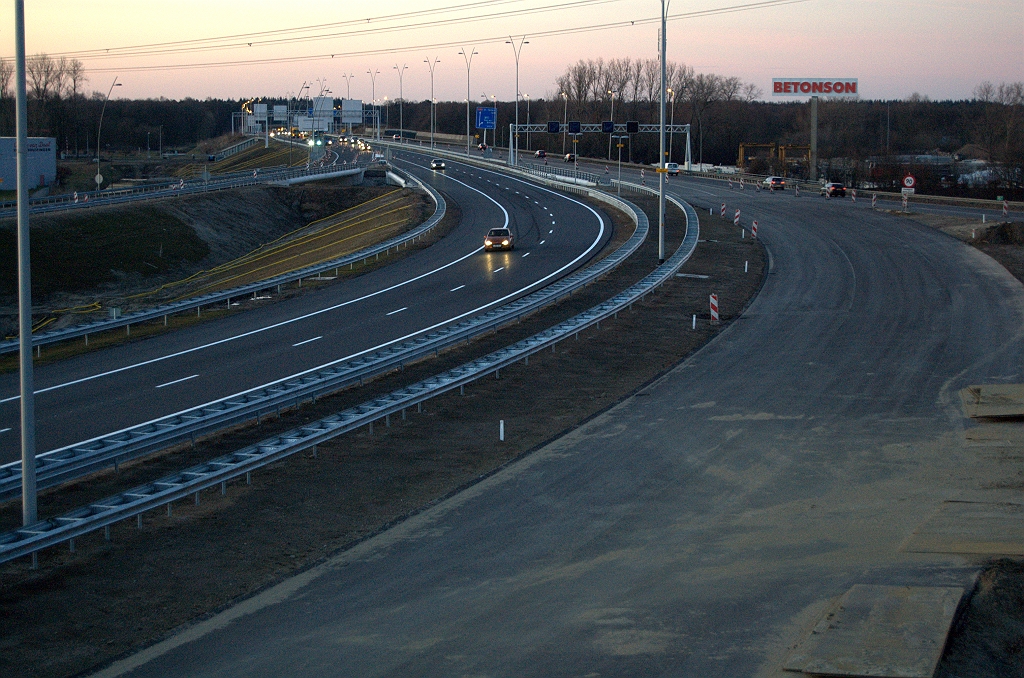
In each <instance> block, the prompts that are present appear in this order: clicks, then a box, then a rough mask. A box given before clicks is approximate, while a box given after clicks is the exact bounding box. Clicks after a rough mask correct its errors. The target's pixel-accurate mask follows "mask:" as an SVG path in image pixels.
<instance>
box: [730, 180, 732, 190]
mask: <svg viewBox="0 0 1024 678" xmlns="http://www.w3.org/2000/svg"><path fill="white" fill-rule="evenodd" d="M729 190H730V191H731V190H732V179H729Z"/></svg>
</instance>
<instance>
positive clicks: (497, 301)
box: [0, 160, 771, 457]
mask: <svg viewBox="0 0 1024 678" xmlns="http://www.w3.org/2000/svg"><path fill="white" fill-rule="evenodd" d="M403 162H408V163H409V164H410V165H414V166H415V167H419V168H420V169H424V170H425V169H426V167H425V166H423V165H415V164H414V163H412V162H409V161H408V160H406V161H403ZM452 181H454V182H456V183H459V184H461V183H462V182H461V181H459V180H458V179H452ZM518 181H522V180H518ZM522 183H526V182H525V181H523V182H522ZM463 185H464V186H466V185H465V184H463ZM530 186H531V187H533V188H536V189H538V190H541V191H547V192H548V193H551V194H552V195H555V196H557V197H559V198H562V199H564V200H568V201H569V202H572V203H576V204H577V205H579V206H580V207H583V208H585V209H587V210H588V211H589V212H590V213H591V214H593V215H594V216H595V217H597V220H598V223H600V224H601V227H600V228H599V229H598V231H597V236H596V237H595V238H594V241H593V242H592V243H590V247H588V248H587V249H586V250H584V251H583V252H581V253H580V254H579V255H578V256H577V257H576V258H575V259H573V260H572V261H570V262H569V263H567V264H565V265H564V266H562V267H561V268H558V269H556V270H554V271H552V272H551V273H548V274H547V275H546V276H544V277H543V278H540V279H539V280H537V281H535V282H533V283H531V284H529V285H527V286H526V287H523V288H521V289H518V290H515V291H512V292H509V293H508V294H506V295H505V296H503V297H499V298H498V299H495V300H494V301H491V302H488V303H486V304H483V305H482V306H478V307H477V308H474V309H470V310H468V311H466V312H465V313H462V314H460V315H457V316H455V317H453V318H448V319H447V320H441V321H439V322H436V323H434V324H433V325H430V326H429V327H424V328H423V329H420V330H416V331H414V332H410V333H409V334H406V335H405V336H401V337H396V338H395V339H392V340H391V341H388V342H384V343H383V344H379V345H377V346H371V347H370V348H366V349H363V350H362V351H358V352H356V353H352V354H350V355H346V356H342V357H340V358H338V359H336V360H332V361H331V362H328V363H324V364H323V365H317V366H315V367H311V368H309V369H308V370H305V371H303V372H297V373H295V374H290V375H288V376H286V377H282V378H280V379H278V380H276V381H271V382H268V383H266V384H260V385H258V386H253V387H252V388H250V389H246V390H245V391H239V392H238V393H232V394H230V395H228V396H227V397H228V398H237V397H239V396H244V395H248V394H249V393H253V392H255V391H260V390H262V389H265V388H269V387H271V386H276V385H277V384H282V383H284V382H287V381H291V380H292V379H297V378H299V377H304V376H306V375H307V374H312V373H314V372H318V371H320V370H322V369H325V368H327V367H333V366H334V365H338V364H340V363H344V362H346V361H348V360H352V359H354V358H358V357H360V356H364V355H366V354H368V353H373V352H374V351H379V350H380V349H382V348H387V347H388V346H393V345H395V344H400V343H402V342H403V341H406V340H407V339H411V338H413V337H415V336H418V335H421V334H426V333H428V332H433V331H434V330H436V329H437V328H439V327H443V326H445V325H447V324H449V323H454V322H458V321H459V320H462V319H463V318H466V317H469V316H471V315H474V314H476V313H479V312H480V311H484V310H486V309H488V308H491V307H492V306H498V305H500V304H503V303H505V302H506V301H508V300H509V299H511V298H513V297H515V296H517V295H519V294H522V293H523V292H525V291H527V290H529V289H532V288H534V287H537V286H540V285H543V284H544V283H545V282H547V281H548V280H550V279H551V278H554V277H556V276H558V275H560V274H561V273H562V272H563V271H566V270H567V269H570V268H572V267H573V266H575V265H576V264H577V263H578V262H579V261H580V260H581V259H583V258H584V257H586V256H587V255H588V254H590V252H592V251H593V250H594V248H595V247H597V245H598V244H599V243H600V242H601V238H603V237H604V229H605V223H604V218H603V217H602V216H601V215H600V214H598V213H597V211H596V210H595V209H593V208H592V207H590V206H589V205H587V204H586V203H583V202H580V201H579V200H576V199H574V198H570V197H568V196H566V195H562V194H560V193H556V192H555V191H553V190H550V189H547V188H544V187H543V186H533V185H532V184H530ZM466 188H469V189H471V190H474V191H476V192H477V193H482V191H479V190H478V189H475V188H473V187H472V186H466ZM484 195H486V194H484ZM487 197H488V198H490V196H487ZM492 202H495V204H497V201H494V200H493V199H492ZM498 207H501V205H498ZM502 211H504V208H502ZM505 217H506V222H505V223H506V224H507V223H508V221H507V218H508V212H505ZM541 244H544V241H543V240H542V241H541ZM479 251H480V250H474V251H473V252H470V253H469V254H467V255H466V257H470V256H473V255H474V254H477V253H478V252H479ZM466 257H462V258H461V259H458V260H456V261H454V262H452V263H450V264H445V266H444V267H442V268H447V267H448V266H451V265H452V264H455V263H457V262H458V261H462V259H465V258H466ZM768 257H769V270H771V250H769V252H768ZM438 270H440V269H438ZM426 275H429V274H428V273H425V274H424V275H423V276H420V277H421V278H422V277H425V276H426ZM403 284H405V283H399V284H398V285H396V287H398V286H399V285H403ZM374 294H376V293H374ZM367 296H373V294H370V295H367ZM349 303H352V302H345V303H344V304H341V305H342V306H344V305H346V304H349ZM322 312H323V311H316V312H314V313H313V314H311V315H316V314H317V313H322ZM281 324H286V323H281ZM257 331H259V330H257ZM255 333H256V331H254V332H253V334H255ZM193 350H194V349H193ZM184 352H185V353H188V352H191V351H184ZM154 362H156V361H154ZM123 369H126V368H123ZM83 381H84V380H83ZM52 388H59V387H52ZM37 393H38V391H37ZM220 400H222V399H218V400H211V401H209V402H207V403H202V404H199V405H196V406H194V407H190V408H187V409H184V410H180V411H178V412H172V413H171V414H168V415H165V417H174V416H178V415H181V414H184V413H185V412H189V411H194V410H197V409H201V408H203V407H208V406H210V405H212V404H214V403H216V402H220ZM0 402H5V401H0ZM165 417H157V418H155V419H151V420H149V421H144V422H142V423H140V424H134V425H132V426H129V427H125V428H123V429H120V430H117V431H110V432H109V433H104V434H103V435H99V436H95V437H93V438H90V439H88V440H80V441H78V442H76V443H71V444H70V445H65V446H64V447H58V448H56V449H53V450H49V451H48V452H43V453H41V454H37V455H36V457H45V456H50V455H53V454H59V453H61V452H63V451H64V450H68V449H70V448H72V447H78V446H79V445H85V444H87V443H91V442H93V441H96V440H101V439H103V438H106V437H107V436H113V435H117V434H118V433H124V432H125V431H128V430H130V429H132V428H135V427H136V426H146V425H147V424H152V423H153V422H156V421H160V420H161V419H163V418H165Z"/></svg>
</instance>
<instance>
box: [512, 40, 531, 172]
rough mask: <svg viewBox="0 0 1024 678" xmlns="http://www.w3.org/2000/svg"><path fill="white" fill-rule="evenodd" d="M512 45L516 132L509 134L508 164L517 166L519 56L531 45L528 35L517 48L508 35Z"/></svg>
mask: <svg viewBox="0 0 1024 678" xmlns="http://www.w3.org/2000/svg"><path fill="white" fill-rule="evenodd" d="M506 42H507V43H508V44H510V45H512V53H513V54H515V56H516V127H515V133H514V134H511V135H510V136H509V140H508V164H509V165H511V166H513V167H515V165H516V164H517V162H518V159H519V56H520V55H521V54H522V53H523V45H529V44H530V43H529V41H527V39H526V36H525V35H524V36H523V37H522V38H520V39H519V49H516V43H515V40H513V39H512V36H511V35H510V36H508V40H507V41H506Z"/></svg>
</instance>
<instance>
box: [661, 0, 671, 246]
mask: <svg viewBox="0 0 1024 678" xmlns="http://www.w3.org/2000/svg"><path fill="white" fill-rule="evenodd" d="M671 2H672V0H661V40H660V43H661V44H660V49H659V51H660V52H661V87H660V89H661V106H660V108H661V118H660V119H661V123H660V126H661V130H660V131H659V133H658V136H659V137H660V144H659V146H660V148H661V153H660V157H659V158H658V263H659V264H663V263H665V75H666V73H665V49H666V47H667V40H666V39H665V28H666V25H667V20H666V17H667V15H668V6H669V5H670V4H671Z"/></svg>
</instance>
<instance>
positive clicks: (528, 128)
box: [523, 94, 530, 153]
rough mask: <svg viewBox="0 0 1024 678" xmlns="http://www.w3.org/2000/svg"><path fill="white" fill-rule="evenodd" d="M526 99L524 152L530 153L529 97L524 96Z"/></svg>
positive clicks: (527, 95)
mask: <svg viewBox="0 0 1024 678" xmlns="http://www.w3.org/2000/svg"><path fill="white" fill-rule="evenodd" d="M523 96H524V97H526V152H527V153H529V152H530V95H529V94H524V95H523Z"/></svg>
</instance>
